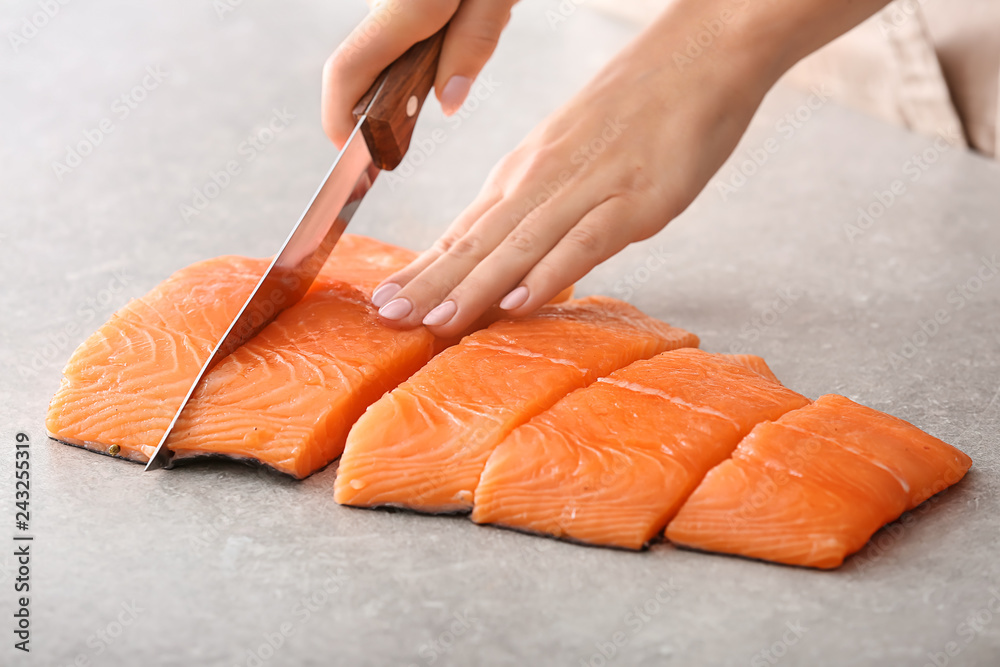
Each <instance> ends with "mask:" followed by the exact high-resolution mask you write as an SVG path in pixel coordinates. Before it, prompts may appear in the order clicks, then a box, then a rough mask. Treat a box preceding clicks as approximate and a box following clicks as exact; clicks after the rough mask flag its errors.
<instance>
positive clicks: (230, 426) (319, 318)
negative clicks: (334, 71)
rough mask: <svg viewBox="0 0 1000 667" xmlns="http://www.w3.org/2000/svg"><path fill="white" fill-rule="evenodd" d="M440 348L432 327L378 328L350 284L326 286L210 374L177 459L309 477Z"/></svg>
mask: <svg viewBox="0 0 1000 667" xmlns="http://www.w3.org/2000/svg"><path fill="white" fill-rule="evenodd" d="M433 347H434V337H433V336H432V335H431V334H430V333H429V332H428V331H427V330H426V329H422V328H420V329H413V330H410V331H397V330H394V329H390V328H389V327H386V326H383V325H382V324H380V323H379V321H378V316H377V313H376V309H375V307H374V306H372V305H371V302H370V301H369V300H368V298H367V297H366V296H365V295H364V294H362V293H361V292H358V291H356V290H354V289H353V288H351V287H350V286H348V285H345V284H344V283H334V284H331V285H322V286H319V288H317V289H313V290H312V291H310V293H309V294H308V295H307V296H306V297H305V298H303V300H302V301H301V302H300V303H299V304H296V305H295V306H293V307H292V308H289V309H288V310H286V311H284V312H283V313H281V314H280V315H279V316H278V317H277V319H276V320H275V321H274V322H272V323H271V324H270V325H268V326H267V327H266V328H265V329H264V330H263V331H262V332H261V333H260V334H258V335H257V336H256V337H254V338H253V339H252V340H250V341H249V342H247V343H246V344H245V345H243V346H242V347H240V348H239V349H237V350H236V351H235V352H233V353H232V354H231V355H229V356H228V357H226V358H225V359H223V360H222V362H220V364H219V365H218V366H217V367H216V368H214V369H212V371H211V372H210V373H209V374H208V375H207V376H206V379H205V382H204V383H203V384H201V385H199V387H198V389H196V390H195V393H194V395H193V396H192V397H191V402H190V403H189V404H188V407H187V408H186V409H185V410H184V413H183V414H182V415H181V419H180V420H179V421H178V422H177V425H176V427H175V428H176V434H175V436H174V438H173V440H172V441H171V449H172V450H173V452H174V454H175V456H176V457H178V458H185V457H190V456H197V455H204V454H222V455H225V456H229V457H233V458H246V459H255V460H257V461H259V462H261V463H264V464H267V465H269V466H271V467H272V468H274V469H276V470H279V471H281V472H284V473H288V474H289V475H293V476H295V477H298V478H303V477H306V476H308V475H310V474H312V473H313V472H315V471H317V470H319V469H320V468H322V467H323V466H325V465H326V464H328V463H330V461H332V460H333V459H335V458H337V457H338V456H340V453H341V452H342V451H343V449H344V441H345V440H346V439H347V433H348V431H349V430H350V428H351V426H352V425H353V424H354V422H355V421H357V419H358V417H360V416H361V414H362V413H363V412H364V411H365V408H367V407H368V406H369V405H371V404H372V403H374V402H375V401H376V400H378V399H379V398H380V397H381V396H382V395H383V394H384V393H385V392H387V391H389V390H390V389H392V388H393V387H395V386H396V385H398V384H399V383H400V382H402V381H403V380H405V379H406V378H408V377H409V376H410V375H411V374H413V373H414V372H415V371H416V370H417V369H418V368H420V367H421V366H423V365H424V364H425V363H427V361H429V360H430V358H431V356H432V354H433ZM150 453H151V452H150Z"/></svg>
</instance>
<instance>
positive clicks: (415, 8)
mask: <svg viewBox="0 0 1000 667" xmlns="http://www.w3.org/2000/svg"><path fill="white" fill-rule="evenodd" d="M516 2H517V0H368V4H369V6H370V7H371V12H370V13H369V14H368V16H367V17H365V19H364V21H362V22H361V23H360V24H359V25H358V26H357V27H356V28H355V29H354V30H353V31H352V32H351V34H350V35H348V37H347V39H345V40H344V42H343V43H342V44H341V45H340V46H339V47H338V48H337V50H336V51H334V52H333V55H331V56H330V57H329V58H328V59H327V61H326V65H325V67H324V68H323V109H322V115H323V129H324V130H325V131H326V134H327V136H329V137H330V139H331V140H332V141H333V143H335V144H336V145H337V147H338V148H342V147H343V145H344V143H345V142H346V141H347V138H348V137H349V136H350V134H351V130H353V129H354V118H353V116H352V115H351V112H352V111H353V110H354V107H355V105H356V104H357V103H358V100H360V99H361V97H362V96H363V95H364V94H365V93H366V92H367V91H368V89H369V88H370V87H371V85H372V84H373V83H374V82H375V79H377V78H378V75H379V74H381V72H382V70H384V69H385V68H386V67H388V66H389V65H391V64H392V63H393V61H395V60H396V59H397V58H398V57H399V56H401V55H403V54H404V53H405V52H406V50H407V49H409V48H410V47H411V46H413V45H414V44H416V43H417V42H419V41H421V40H424V39H427V38H428V37H430V36H431V35H433V34H434V33H436V32H437V31H438V30H440V29H441V28H442V27H444V25H445V24H446V23H448V22H449V21H451V24H450V25H449V26H448V32H447V34H446V35H445V41H444V46H443V47H442V48H441V58H440V60H439V62H438V70H437V76H436V77H435V79H434V92H435V94H436V95H437V98H438V101H439V102H440V103H441V108H442V109H443V110H444V113H445V115H449V116H450V115H451V114H453V113H455V112H456V111H458V109H459V108H460V107H461V106H462V103H463V102H464V101H465V98H466V97H467V96H468V94H469V90H470V89H471V88H472V84H473V82H474V81H475V79H476V77H477V76H478V75H479V72H480V70H482V68H483V66H484V65H485V64H486V62H487V61H488V60H489V59H490V56H492V55H493V51H494V49H496V45H497V41H498V40H499V39H500V33H501V31H503V29H504V28H505V27H506V25H507V21H508V20H509V19H510V10H511V7H513V6H514V4H515V3H516Z"/></svg>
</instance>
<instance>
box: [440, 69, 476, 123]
mask: <svg viewBox="0 0 1000 667" xmlns="http://www.w3.org/2000/svg"><path fill="white" fill-rule="evenodd" d="M470 90H472V79H470V78H469V77H467V76H453V77H451V78H450V79H448V83H446V84H444V90H442V91H441V110H442V111H444V115H445V116H450V115H452V114H453V113H455V112H456V111H458V110H459V109H461V108H462V103H463V102H465V98H466V97H468V95H469V91H470Z"/></svg>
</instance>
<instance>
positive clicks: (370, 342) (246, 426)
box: [46, 234, 434, 476]
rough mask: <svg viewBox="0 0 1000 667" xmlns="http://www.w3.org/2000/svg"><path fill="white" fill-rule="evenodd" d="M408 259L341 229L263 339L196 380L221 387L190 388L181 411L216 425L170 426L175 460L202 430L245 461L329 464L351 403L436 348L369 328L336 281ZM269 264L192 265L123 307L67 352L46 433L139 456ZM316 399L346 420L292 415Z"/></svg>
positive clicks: (354, 407) (226, 260)
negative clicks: (308, 283)
mask: <svg viewBox="0 0 1000 667" xmlns="http://www.w3.org/2000/svg"><path fill="white" fill-rule="evenodd" d="M414 257H415V254H414V253H413V252H411V251H409V250H404V249H402V248H396V247H394V246H390V245H387V244H383V243H380V242H378V241H374V240H372V239H365V238H364V237H358V236H354V235H350V234H345V235H344V236H343V237H342V239H341V241H340V243H338V244H337V247H336V248H335V250H334V252H333V253H332V254H331V257H330V260H329V261H328V262H327V264H326V265H325V266H324V268H323V272H322V274H321V277H320V278H318V279H317V281H316V283H315V284H314V285H313V288H312V289H311V290H310V292H309V293H308V294H307V295H306V296H305V297H304V298H303V299H302V301H301V302H299V303H298V304H296V305H295V306H293V307H292V308H290V309H288V310H286V311H285V312H284V313H282V315H281V316H280V317H279V319H278V320H277V321H276V322H274V323H272V324H271V325H270V326H269V327H268V328H267V329H265V330H264V331H263V332H261V334H259V336H258V337H257V339H261V340H260V341H258V340H257V339H254V341H251V343H253V344H252V345H251V344H248V346H246V347H247V350H246V351H240V354H239V355H233V358H232V359H231V360H226V362H223V363H222V364H220V365H219V366H218V367H216V368H215V369H213V370H212V372H211V373H209V374H208V375H207V376H206V379H205V382H206V385H205V386H206V388H207V387H208V386H211V387H213V388H214V389H215V390H217V391H221V392H222V393H221V394H220V395H214V394H213V396H212V399H211V401H206V400H205V392H206V391H207V389H205V390H202V391H200V392H199V393H198V395H197V396H196V398H197V399H198V400H196V401H195V403H194V404H193V406H192V407H193V408H194V409H195V410H196V412H198V414H200V415H203V418H205V419H211V420H213V421H214V422H215V423H214V424H212V425H211V426H210V425H208V424H197V423H196V422H191V421H190V420H186V421H185V423H182V424H180V426H183V427H185V429H187V430H186V431H185V432H186V437H185V442H186V444H185V447H186V448H187V449H185V452H184V453H185V454H190V453H207V452H209V451H212V449H211V448H212V446H213V445H212V444H209V441H208V436H207V432H208V430H209V429H214V431H213V435H212V436H211V437H212V438H217V440H216V442H217V444H218V450H217V451H215V453H220V454H225V455H232V456H240V457H249V458H257V459H258V460H261V461H263V462H265V463H268V464H269V465H274V466H275V467H276V468H278V469H281V470H283V471H285V472H288V473H290V474H293V475H296V476H302V475H304V474H308V471H311V470H314V469H316V468H317V467H319V466H321V465H323V464H324V462H328V461H329V459H330V456H331V452H337V451H339V449H340V448H341V447H342V445H343V435H344V434H345V433H346V430H347V428H348V427H349V425H350V424H349V422H350V421H352V420H353V418H354V417H356V416H357V414H360V412H361V409H363V407H364V405H361V408H360V409H359V408H358V405H359V404H361V403H364V404H365V405H367V403H366V402H371V401H373V400H375V399H377V398H378V397H379V396H380V395H381V393H382V392H384V391H385V390H386V389H388V388H391V386H394V384H395V383H397V382H399V381H401V380H402V379H404V378H405V377H406V376H407V375H408V374H409V373H410V372H412V371H413V370H415V368H416V367H418V366H419V365H420V364H422V363H424V362H425V361H426V360H427V359H428V358H429V356H430V351H431V349H432V346H433V342H434V341H433V337H432V336H431V335H430V334H429V333H428V332H426V331H422V330H417V331H415V332H398V331H394V330H391V329H388V328H386V327H382V326H381V325H379V324H378V323H377V321H376V319H375V314H374V309H373V308H372V307H371V306H370V305H368V301H367V297H365V296H364V295H363V294H362V293H360V292H358V291H356V290H354V289H351V288H350V287H349V286H348V285H347V284H345V282H350V283H353V284H356V285H358V286H359V287H360V288H361V289H362V290H365V291H366V292H367V291H368V290H370V288H371V287H372V286H374V285H375V284H377V283H378V282H379V281H381V280H382V279H384V278H385V277H386V276H387V275H389V274H390V273H392V272H394V271H397V270H399V269H400V268H402V267H403V266H405V265H406V264H407V263H409V262H410V261H411V260H412V259H413V258H414ZM267 263H268V260H263V259H247V258H242V257H220V258H217V259H212V260H208V261H205V262H199V263H197V264H194V265H192V266H190V267H187V268H185V269H181V270H180V271H178V272H177V273H175V274H174V275H173V276H171V277H170V278H168V279H167V280H165V281H164V282H163V283H161V284H160V285H158V286H157V287H156V288H154V289H153V290H152V291H151V292H150V293H149V294H147V295H146V296H144V297H142V298H141V299H135V300H133V301H131V302H129V303H128V304H127V305H126V306H125V307H124V308H122V309H121V310H120V311H118V312H117V313H115V314H114V315H113V316H112V317H111V319H110V320H109V321H108V322H107V323H105V324H104V325H103V326H102V327H101V328H100V329H98V330H97V331H96V332H95V333H94V334H93V335H91V336H90V337H89V338H88V339H87V340H86V341H85V342H84V343H83V344H82V345H81V346H80V347H79V348H78V349H77V350H76V352H74V354H73V356H72V357H71V359H70V361H69V362H68V364H67V366H66V368H65V370H64V378H63V381H62V386H61V387H60V389H59V391H57V392H56V395H55V396H54V397H53V399H52V402H51V404H50V407H49V412H48V416H47V420H46V427H47V429H48V431H49V434H50V435H51V436H52V437H54V438H56V439H58V440H61V441H64V442H67V443H69V444H74V445H79V446H83V447H87V448H90V449H94V450H97V451H101V452H108V450H109V449H111V450H112V451H113V452H114V453H115V454H116V455H117V456H120V457H123V458H128V459H132V460H135V461H140V462H145V461H147V460H148V457H149V456H150V455H151V453H152V451H153V449H154V448H155V446H156V444H157V443H158V442H159V439H160V437H161V435H162V434H163V431H164V430H165V429H166V428H167V425H168V424H169V422H170V419H171V418H172V417H173V414H174V412H176V410H177V408H178V407H179V406H180V403H181V400H182V399H183V397H184V394H185V393H186V392H187V390H188V388H189V387H190V383H191V381H192V380H193V378H194V376H195V375H196V374H197V372H198V370H199V369H200V367H201V365H202V364H203V363H204V361H205V360H206V359H207V358H208V355H209V354H210V353H211V349H212V347H213V346H214V345H215V343H216V341H217V340H218V339H219V338H220V337H221V336H222V334H223V333H224V332H225V329H226V327H227V326H228V325H229V323H230V322H231V320H232V319H233V317H235V315H236V313H237V312H238V310H239V308H240V306H241V305H242V304H243V303H244V301H245V300H246V298H247V297H248V296H249V294H250V292H251V290H252V289H253V287H254V285H255V284H256V283H257V281H258V280H259V278H260V276H261V274H262V273H263V271H264V270H265V268H266V267H267ZM341 281H345V282H341ZM345 337H347V338H346V339H345ZM321 338H323V339H325V340H320V339H321ZM359 338H360V339H361V341H363V344H362V342H361V341H359V340H358V339H359ZM361 347H366V349H367V352H366V353H365V352H364V351H362V350H361ZM351 369H353V371H352V370H351ZM238 376H241V377H242V379H241V377H238ZM247 378H252V381H251V382H248V381H247ZM289 380H294V382H293V383H292V384H288V382H289ZM296 383H301V384H296ZM251 384H252V385H253V386H252V389H251V388H250V386H251ZM321 394H322V395H323V397H324V400H325V401H326V402H327V403H329V404H331V405H336V406H337V408H336V409H337V410H343V413H342V415H341V418H342V419H343V420H345V421H346V422H348V423H346V424H345V425H343V426H342V427H338V426H336V424H335V422H336V420H337V419H338V416H337V415H336V414H334V413H333V412H330V411H329V410H325V409H318V410H316V411H314V412H312V413H306V412H298V413H295V410H294V409H293V407H292V406H298V407H304V406H307V405H308V406H311V407H318V406H319V404H320V402H321V401H320V398H319V396H320V395H321ZM240 397H242V398H240ZM240 401H246V403H247V405H251V404H252V405H255V406H257V409H258V410H259V412H257V413H256V414H254V415H253V419H252V420H250V421H248V420H247V417H248V416H249V412H247V410H243V412H242V413H240V417H239V419H236V418H235V417H234V416H233V415H235V414H236V413H237V412H238V410H237V409H236V406H237V404H238V403H240ZM211 406H214V407H215V408H218V407H219V406H227V409H228V410H229V412H227V413H225V414H220V413H218V412H216V413H212V414H211V415H209V413H211V411H212V407H211ZM265 407H266V409H265ZM276 419H285V420H286V423H285V426H284V427H283V429H277V426H276V424H277V422H276V421H275V420H276ZM255 428H256V431H255V430H254V429H255ZM338 428H340V431H342V432H343V433H341V435H339V436H338V435H336V433H337V432H338V431H337V429H338ZM226 429H230V430H229V431H226ZM223 431H226V433H225V437H223ZM279 431H280V432H279ZM307 432H308V433H312V434H313V435H312V436H307V435H305V434H306V433H307ZM265 434H266V435H267V437H265ZM295 437H300V440H299V444H298V445H297V447H298V449H296V450H295V452H294V453H290V452H291V449H289V447H290V445H289V444H288V443H289V442H290V440H289V439H290V438H295ZM268 438H271V439H270V440H268ZM310 438H311V439H310ZM338 438H339V442H338ZM238 441H239V442H241V443H242V444H237V442H238ZM293 449H294V448H293ZM332 455H333V456H335V454H332Z"/></svg>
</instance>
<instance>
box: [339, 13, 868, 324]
mask: <svg viewBox="0 0 1000 667" xmlns="http://www.w3.org/2000/svg"><path fill="white" fill-rule="evenodd" d="M398 1H399V0H397V2H398ZM887 1H888V0H852V2H849V3H834V2H829V0H760V1H755V2H751V1H750V0H674V1H673V2H672V3H670V4H669V6H668V7H667V9H666V11H665V12H664V13H663V14H662V15H661V16H660V17H659V18H658V19H657V20H656V22H655V23H653V24H652V25H651V26H650V27H649V28H647V29H646V31H645V32H644V33H643V34H642V35H640V36H639V38H638V39H636V40H635V41H634V42H633V43H632V44H631V45H630V46H629V47H628V48H627V49H625V50H624V51H623V52H622V53H621V54H619V55H618V56H616V57H615V59H614V60H613V61H612V62H611V63H609V64H608V66H607V67H605V68H604V70H603V71H602V72H601V73H600V74H598V76H597V77H596V78H595V79H594V80H593V81H592V82H591V83H590V84H589V85H588V86H587V87H586V88H585V89H584V90H583V91H582V92H580V93H579V94H578V95H576V97H575V98H574V99H572V100H571V101H570V102H569V103H568V104H567V105H565V106H564V107H563V108H561V109H560V110H558V111H557V112H556V113H554V114H553V115H552V116H551V117H549V118H548V119H546V120H545V121H544V122H542V123H541V125H539V126H538V127H537V128H535V129H534V130H533V131H532V132H531V134H529V135H528V137H527V138H525V139H524V141H522V142H521V144H520V145H519V146H518V147H517V148H516V149H515V150H514V151H513V152H512V153H510V154H509V155H507V156H506V157H505V158H504V159H503V160H502V161H501V162H500V164H499V165H497V167H496V168H495V169H494V170H493V172H492V173H491V174H490V176H489V178H488V179H487V182H486V184H485V185H484V186H483V189H482V191H481V192H480V193H479V195H478V196H477V197H476V199H475V200H474V201H473V202H472V204H470V205H469V207H468V208H466V210H465V211H464V212H463V213H462V214H461V215H460V216H459V217H458V219H457V220H455V221H454V223H452V225H451V227H450V228H449V229H448V231H447V232H446V233H445V234H444V236H443V237H442V238H441V239H440V240H439V241H438V242H437V243H436V244H435V245H434V247H432V248H431V249H430V250H428V251H426V252H425V253H423V254H422V255H421V256H420V257H418V258H417V259H416V260H415V261H414V262H413V263H412V264H411V265H410V266H408V267H406V268H405V269H403V270H402V271H399V272H397V273H396V274H394V275H393V276H391V277H390V278H388V279H387V280H385V281H384V282H383V283H382V284H381V285H380V286H379V287H378V288H377V289H376V290H375V292H374V293H373V295H372V301H373V302H374V303H375V305H376V306H379V307H380V309H379V314H380V315H381V317H382V320H383V321H384V322H386V323H387V324H391V325H393V326H398V327H403V328H410V327H415V326H419V325H420V324H423V325H425V326H427V327H428V328H429V329H430V330H431V331H432V332H434V333H435V334H437V335H439V336H444V337H451V336H455V335H458V334H460V333H462V332H463V331H464V330H465V329H466V328H467V327H468V326H469V325H470V324H472V323H473V322H474V321H475V320H476V319H477V318H478V317H479V316H480V315H481V314H482V313H483V312H485V311H486V310H487V309H488V308H489V307H490V306H492V305H494V304H496V303H498V302H499V305H500V307H501V308H502V309H504V310H506V311H508V312H509V313H510V314H512V315H514V316H519V315H525V314H527V313H530V312H531V311H533V310H534V309H536V308H538V307H539V306H541V305H542V304H544V303H546V302H547V301H549V300H550V299H551V298H552V297H554V296H555V295H556V294H558V293H559V292H560V291H561V290H562V289H563V288H565V287H567V286H569V285H571V284H572V283H574V282H576V281H577V280H578V279H580V278H582V277H583V276H584V275H586V273H587V272H588V271H590V269H592V268H593V267H594V266H596V265H597V264H599V263H600V262H602V261H604V260H605V259H607V258H608V257H611V256H612V255H614V254H615V253H617V252H618V251H619V250H621V249H622V248H624V247H625V246H626V245H628V244H629V243H632V242H634V241H639V240H642V239H645V238H647V237H649V236H651V235H652V234H655V233H656V232H658V231H659V230H661V229H662V228H663V227H664V226H665V225H666V224H667V223H668V222H670V220H671V219H673V218H674V217H675V216H677V215H678V214H679V213H680V212H681V211H683V210H684V209H685V208H686V207H687V206H688V205H689V204H690V203H691V201H692V200H693V199H694V197H695V196H696V195H697V194H698V192H700V191H701V189H702V188H703V187H704V186H705V184H706V183H707V182H708V180H709V179H710V178H711V177H712V175H713V174H714V173H715V171H716V170H717V169H718V168H719V167H720V166H721V165H722V163H723V162H724V161H725V160H726V158H727V157H728V156H729V154H730V153H731V152H732V150H733V148H734V147H735V146H736V143H737V142H738V141H739V138H740V136H741V135H742V134H743V131H744V130H745V129H746V126H747V125H748V124H749V122H750V118H751V117H752V116H753V113H754V111H755V110H756V109H757V106H758V105H759V104H760V101H761V100H762V99H763V96H764V94H765V93H766V92H767V90H768V89H769V88H770V87H771V85H773V83H774V82H775V81H777V79H778V77H780V75H781V74H782V73H783V72H784V71H785V70H786V69H787V68H788V67H790V66H791V65H792V64H794V63H795V62H796V61H797V60H799V59H800V58H802V57H803V56H805V55H806V54H808V53H809V52H810V51H812V50H814V49H815V48H817V47H819V46H820V45H822V44H825V43H826V42H828V41H830V40H831V39H833V38H834V37H836V36H837V35H839V34H841V33H843V32H845V31H846V30H848V29H849V28H851V27H853V26H854V25H857V24H858V23H860V22H861V21H862V20H863V19H864V18H866V17H868V16H870V15H871V14H872V13H873V12H875V11H876V10H877V9H878V8H880V7H881V6H883V5H885V4H886V2H887ZM512 4H513V2H511V0H464V1H463V2H461V3H459V2H458V0H450V1H449V0H422V1H421V0H411V2H410V3H409V4H406V3H404V4H400V5H396V11H397V14H396V15H394V16H389V17H388V20H386V19H384V18H383V19H379V18H378V17H379V13H378V11H376V12H375V13H374V14H373V15H372V16H370V17H369V19H367V20H366V22H365V23H364V24H362V26H360V27H359V28H358V29H357V30H356V31H355V32H354V33H352V36H351V37H350V38H349V39H348V41H347V42H346V43H345V46H344V47H342V48H341V49H340V50H338V52H337V53H336V54H334V56H333V57H331V59H330V61H329V62H328V63H327V71H326V83H327V85H326V86H325V88H324V120H325V123H326V128H327V132H328V134H330V136H331V137H332V138H333V139H334V141H336V142H338V143H340V144H342V143H343V141H344V140H345V139H346V137H347V133H348V132H349V131H350V129H351V118H350V112H351V109H352V107H353V105H354V103H355V102H356V101H357V100H358V99H359V98H360V97H361V96H362V95H363V94H364V92H365V91H366V90H367V88H368V87H369V86H370V84H371V83H372V81H374V79H375V78H376V76H377V75H378V73H379V72H380V71H381V69H382V68H384V67H385V66H387V65H388V64H389V63H390V62H391V61H392V60H393V59H394V58H396V57H398V56H399V55H401V54H402V53H403V52H404V51H405V50H406V49H407V48H408V47H409V46H410V45H411V44H413V43H415V42H416V41H418V40H420V39H424V38H426V37H428V36H430V35H431V34H433V33H434V32H436V31H437V30H438V29H440V27H441V26H443V25H444V24H445V22H447V21H448V19H449V18H450V17H452V16H454V18H452V23H451V25H450V27H449V29H448V34H447V40H446V42H445V46H444V49H445V51H444V52H442V56H441V64H440V66H439V71H438V77H437V80H436V83H435V86H436V89H437V90H438V98H439V99H440V100H441V102H442V106H444V108H445V111H446V112H449V111H451V112H453V111H455V110H456V109H457V108H458V107H459V106H460V105H461V100H462V99H464V97H465V95H466V94H467V93H468V89H469V84H470V83H471V78H472V77H474V76H475V74H476V73H478V72H479V69H480V68H481V67H482V65H483V64H484V63H485V62H486V60H487V59H488V58H489V55H490V54H491V53H492V51H493V48H494V46H495V44H496V37H497V35H499V33H500V31H501V30H502V28H503V26H504V25H505V23H506V20H507V17H508V14H509V10H510V7H511V5H512ZM392 6H393V4H392V0H389V1H388V2H387V3H385V6H383V7H382V9H381V10H380V11H383V12H384V11H392V10H391V9H390V8H391V7H392ZM417 6H419V7H421V11H419V12H418V11H411V8H412V7H417ZM375 25H381V26H384V27H382V28H381V29H380V30H376V29H374V28H372V27H371V26H375ZM487 26H489V28H488V29H487ZM366 35H371V37H370V38H369V37H366ZM368 39H370V42H369V43H368V44H365V40H368ZM460 77H464V79H462V78H460ZM456 81H457V82H458V83H456ZM453 84H454V86H453Z"/></svg>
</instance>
